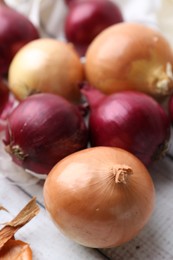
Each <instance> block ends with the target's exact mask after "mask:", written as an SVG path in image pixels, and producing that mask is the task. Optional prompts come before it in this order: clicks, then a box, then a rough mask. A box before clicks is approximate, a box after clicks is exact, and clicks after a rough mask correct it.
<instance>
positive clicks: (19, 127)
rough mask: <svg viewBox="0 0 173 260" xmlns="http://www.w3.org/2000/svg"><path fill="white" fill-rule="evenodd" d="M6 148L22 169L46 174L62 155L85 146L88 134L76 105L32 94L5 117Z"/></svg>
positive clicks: (55, 98)
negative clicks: (6, 118)
mask: <svg viewBox="0 0 173 260" xmlns="http://www.w3.org/2000/svg"><path fill="white" fill-rule="evenodd" d="M3 141H4V144H5V149H6V151H7V152H9V154H10V155H11V157H12V159H13V161H14V162H15V163H16V164H18V165H19V166H21V167H23V168H24V169H27V170H30V171H33V172H34V173H38V174H48V173H49V171H50V170H51V168H52V167H53V166H54V165H55V164H56V163H57V162H58V161H59V160H61V159H63V158H64V157H65V156H67V155H69V154H71V153H73V152H76V151H78V150H80V149H83V148H85V147H86V146H87V142H88V134H87V128H86V125H85V122H84V120H83V117H82V116H81V114H80V112H79V110H78V108H77V107H76V106H75V105H73V104H72V103H70V102H68V101H67V100H65V99H64V98H62V97H60V96H58V95H54V94H50V93H42V94H35V95H32V96H30V97H28V98H26V99H25V100H23V101H22V102H20V103H19V105H18V106H17V107H16V109H15V110H14V111H13V112H12V113H11V115H10V116H9V118H8V124H7V127H6V129H5V137H4V140H3Z"/></svg>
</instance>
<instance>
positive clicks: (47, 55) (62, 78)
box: [8, 38, 84, 102]
mask: <svg viewBox="0 0 173 260" xmlns="http://www.w3.org/2000/svg"><path fill="white" fill-rule="evenodd" d="M83 77H84V70H83V64H82V63H81V61H80V57H79V55H78V54H77V52H76V51H75V49H74V48H73V46H72V44H69V43H65V42H61V41H58V40H56V39H49V38H42V39H38V40H35V41H32V42H30V43H29V44H27V45H25V46H24V47H23V48H21V49H20V51H18V53H17V54H16V55H15V56H14V58H13V60H12V62H11V64H10V68H9V76H8V81H9V88H10V90H11V92H12V93H13V94H14V95H15V96H16V97H17V99H19V100H22V99H25V98H26V97H27V96H30V95H32V94H35V93H40V92H41V93H42V92H49V93H53V94H57V95H60V96H63V97H64V98H66V99H68V100H69V101H72V102H79V100H80V91H79V86H78V85H79V83H80V82H82V81H83Z"/></svg>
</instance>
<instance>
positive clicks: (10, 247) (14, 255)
mask: <svg viewBox="0 0 173 260" xmlns="http://www.w3.org/2000/svg"><path fill="white" fill-rule="evenodd" d="M0 259H4V260H10V259H11V260H12V259H13V260H14V259H16V260H18V259H19V260H20V259H21V260H22V259H23V260H32V250H31V248H30V246H29V244H27V243H25V242H23V241H20V240H15V239H10V240H9V241H8V242H6V244H5V245H4V246H3V248H2V249H1V250H0Z"/></svg>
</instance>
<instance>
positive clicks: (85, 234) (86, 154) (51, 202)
mask: <svg viewBox="0 0 173 260" xmlns="http://www.w3.org/2000/svg"><path fill="white" fill-rule="evenodd" d="M124 164H126V165H128V166H129V167H131V169H132V171H133V174H132V175H130V176H129V178H128V180H127V182H126V184H124V183H116V181H115V175H114V173H113V169H114V168H116V166H117V165H124ZM43 194H44V201H45V206H46V209H47V211H48V212H49V214H50V216H51V218H52V219H53V221H54V223H55V224H56V225H57V227H58V228H59V229H60V230H61V231H62V232H63V233H64V234H65V235H66V236H68V237H69V238H71V239H73V240H74V241H76V242H77V243H79V244H82V245H84V246H87V247H93V248H106V247H115V246H119V245H122V244H123V243H125V242H127V241H129V240H131V239H132V238H134V237H135V236H136V235H137V234H138V232H139V231H140V230H141V229H142V228H143V227H144V225H145V224H146V223H147V221H148V220H149V218H150V216H151V213H152V211H153V207H154V201H155V190H154V185H153V182H152V179H151V177H150V175H149V173H148V171H147V169H146V168H145V166H144V165H143V164H142V163H141V161H140V160H138V159H137V158H136V157H135V156H134V155H132V154H130V153H129V152H127V151H125V150H122V149H119V148H113V147H94V148H88V149H84V150H82V151H80V152H77V153H74V154H72V155H70V156H68V157H66V158H64V159H63V160H62V161H60V162H59V163H58V164H57V165H55V167H54V168H53V169H52V170H51V172H50V173H49V175H48V177H47V179H46V181H45V184H44V190H43Z"/></svg>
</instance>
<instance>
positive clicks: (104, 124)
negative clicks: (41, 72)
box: [81, 87, 170, 165]
mask: <svg viewBox="0 0 173 260" xmlns="http://www.w3.org/2000/svg"><path fill="white" fill-rule="evenodd" d="M81 91H82V93H83V94H84V95H85V97H86V98H87V100H88V102H89V105H90V109H91V112H90V116H89V132H90V141H91V145H92V146H114V147H119V148H122V149H125V150H127V151H129V152H131V153H133V154H134V155H136V156H137V157H138V158H139V159H140V160H141V161H142V162H143V163H144V164H145V165H148V164H149V163H150V162H151V161H152V160H154V159H156V158H157V159H158V158H159V156H160V155H161V153H163V151H164V150H165V149H166V145H167V143H168V140H169V137H170V121H169V118H168V116H167V114H166V112H165V111H164V109H163V108H162V107H161V105H160V104H159V103H158V102H157V101H156V100H155V99H153V98H152V97H150V96H148V95H147V94H144V93H142V92H137V91H122V92H119V93H115V94H112V95H109V96H106V95H105V94H103V93H101V92H100V91H99V90H96V89H94V88H87V87H84V88H83V89H81Z"/></svg>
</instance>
